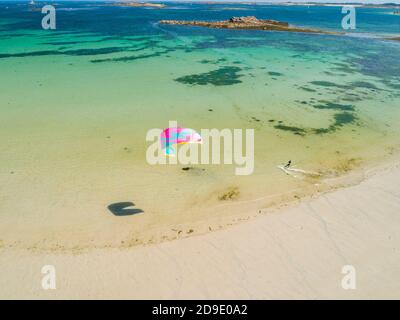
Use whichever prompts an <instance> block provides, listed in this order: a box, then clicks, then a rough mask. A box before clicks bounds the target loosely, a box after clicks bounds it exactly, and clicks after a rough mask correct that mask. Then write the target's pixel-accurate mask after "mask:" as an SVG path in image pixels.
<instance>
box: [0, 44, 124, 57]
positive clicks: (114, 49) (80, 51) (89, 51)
mask: <svg viewBox="0 0 400 320" xmlns="http://www.w3.org/2000/svg"><path fill="white" fill-rule="evenodd" d="M129 48H131V47H107V48H96V49H76V50H65V51H61V50H42V51H30V52H20V53H3V54H0V59H4V58H24V57H36V56H48V55H69V56H89V55H90V56H93V55H101V54H110V53H117V52H123V51H127V50H128V49H129Z"/></svg>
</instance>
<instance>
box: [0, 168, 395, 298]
mask: <svg viewBox="0 0 400 320" xmlns="http://www.w3.org/2000/svg"><path fill="white" fill-rule="evenodd" d="M398 178H400V163H399V162H398V161H397V162H396V163H395V164H392V165H391V166H390V167H388V166H387V165H386V164H385V165H381V166H380V167H379V168H375V169H373V170H367V172H366V179H364V180H363V181H362V182H360V183H359V184H357V185H354V186H349V187H345V188H341V189H337V190H335V191H332V192H328V193H324V194H322V195H319V196H318V197H315V198H311V199H308V200H305V201H300V202H299V203H298V204H296V205H290V206H286V207H283V208H280V209H278V210H275V211H274V212H270V213H269V214H266V215H261V216H259V217H257V218H255V219H251V220H249V221H247V222H246V223H239V224H237V225H234V226H232V227H230V228H225V229H223V230H220V231H217V232H210V233H207V234H203V235H195V236H191V237H187V238H184V239H179V240H180V241H166V242H162V243H157V244H152V245H144V246H136V247H133V248H124V249H118V248H110V249H92V250H90V251H87V252H84V253H80V254H76V253H73V252H69V253H62V252H53V253H44V252H41V253H40V252H31V251H28V250H22V249H8V248H3V249H0V262H1V263H0V265H1V266H2V267H1V272H2V273H3V274H7V275H8V277H7V281H6V279H5V277H3V278H2V279H1V280H0V281H1V282H2V283H0V284H1V285H0V288H2V289H1V290H0V297H2V298H4V299H8V298H22V299H25V298H26V299H31V298H34V299H36V298H50V299H52V298H55V299H58V298H77V299H80V298H110V297H112V298H116V299H118V298H121V299H126V298H136V299H144V298H155V299H171V298H172V299H188V298H193V299H203V298H214V299H215V298H222V299H229V298H236V299H245V298H256V299H265V298H267V299H268V298H277V299H285V298H295V299H303V298H313V299H315V298H328V299H330V298H361V299H363V298H389V299H391V298H399V295H400V285H399V281H396V279H399V278H400V273H399V271H398V270H400V268H399V267H400V259H399V258H398V254H399V251H398V250H399V249H400V236H399V235H398V232H397V233H396V230H398V228H399V227H400V219H399V217H398V214H397V213H398V209H399V208H400V200H399V198H400V190H399V188H398V184H397V183H396V181H398ZM311 248H312V250H311ZM160 261H161V262H162V263H160ZM44 264H54V265H55V266H56V268H57V272H58V274H59V277H60V279H59V281H58V285H59V289H57V290H54V291H52V290H49V291H45V290H42V289H41V288H40V281H34V279H36V278H38V279H40V276H41V274H40V268H41V265H44ZM347 264H350V265H353V264H356V267H357V268H359V269H361V270H360V271H359V275H358V279H359V280H358V281H359V283H360V285H359V286H360V287H361V289H362V290H361V289H360V290H359V291H358V290H354V291H353V290H348V291H346V290H343V289H341V288H340V279H341V277H342V274H341V272H340V266H342V265H347ZM336 269H337V270H336ZM93 270H96V273H95V274H93ZM67 271H68V275H67V274H64V275H63V273H64V272H67ZM383 271H385V272H383ZM193 274H196V277H195V278H193ZM98 277H101V279H102V281H95V280H94V279H95V278H96V279H98ZM393 277H395V278H393ZM186 281H188V282H187V283H186ZM224 286H228V287H229V288H230V289H231V291H229V290H228V291H225V290H223V288H224ZM87 288H90V289H87ZM51 291H52V292H51ZM209 293H210V294H209Z"/></svg>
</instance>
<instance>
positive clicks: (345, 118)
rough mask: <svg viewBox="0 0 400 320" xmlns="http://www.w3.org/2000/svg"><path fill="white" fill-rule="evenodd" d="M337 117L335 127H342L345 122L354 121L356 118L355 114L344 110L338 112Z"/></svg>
mask: <svg viewBox="0 0 400 320" xmlns="http://www.w3.org/2000/svg"><path fill="white" fill-rule="evenodd" d="M334 118H335V123H334V126H335V127H342V126H343V125H345V124H349V123H353V122H354V121H355V120H356V117H355V116H354V114H352V113H350V112H343V113H337V114H335V116H334Z"/></svg>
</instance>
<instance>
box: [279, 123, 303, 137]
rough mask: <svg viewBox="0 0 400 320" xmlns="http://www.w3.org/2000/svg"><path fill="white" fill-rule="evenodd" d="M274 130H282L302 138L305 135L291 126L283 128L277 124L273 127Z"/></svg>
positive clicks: (301, 130)
mask: <svg viewBox="0 0 400 320" xmlns="http://www.w3.org/2000/svg"><path fill="white" fill-rule="evenodd" d="M274 128H275V129H279V130H283V131H289V132H293V133H294V134H297V135H300V136H304V135H305V133H306V130H304V129H302V128H299V127H293V126H285V125H283V124H277V125H275V126H274Z"/></svg>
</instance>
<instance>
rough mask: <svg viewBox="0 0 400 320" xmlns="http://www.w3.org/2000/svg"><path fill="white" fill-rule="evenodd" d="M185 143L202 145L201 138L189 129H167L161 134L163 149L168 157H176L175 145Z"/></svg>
mask: <svg viewBox="0 0 400 320" xmlns="http://www.w3.org/2000/svg"><path fill="white" fill-rule="evenodd" d="M184 143H202V139H201V136H200V135H199V134H198V133H197V132H196V131H195V130H193V129H189V128H181V127H175V128H166V129H164V130H163V132H161V148H162V149H163V150H164V153H165V154H166V155H167V156H172V157H173V156H175V150H174V148H173V146H174V145H178V144H184Z"/></svg>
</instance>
